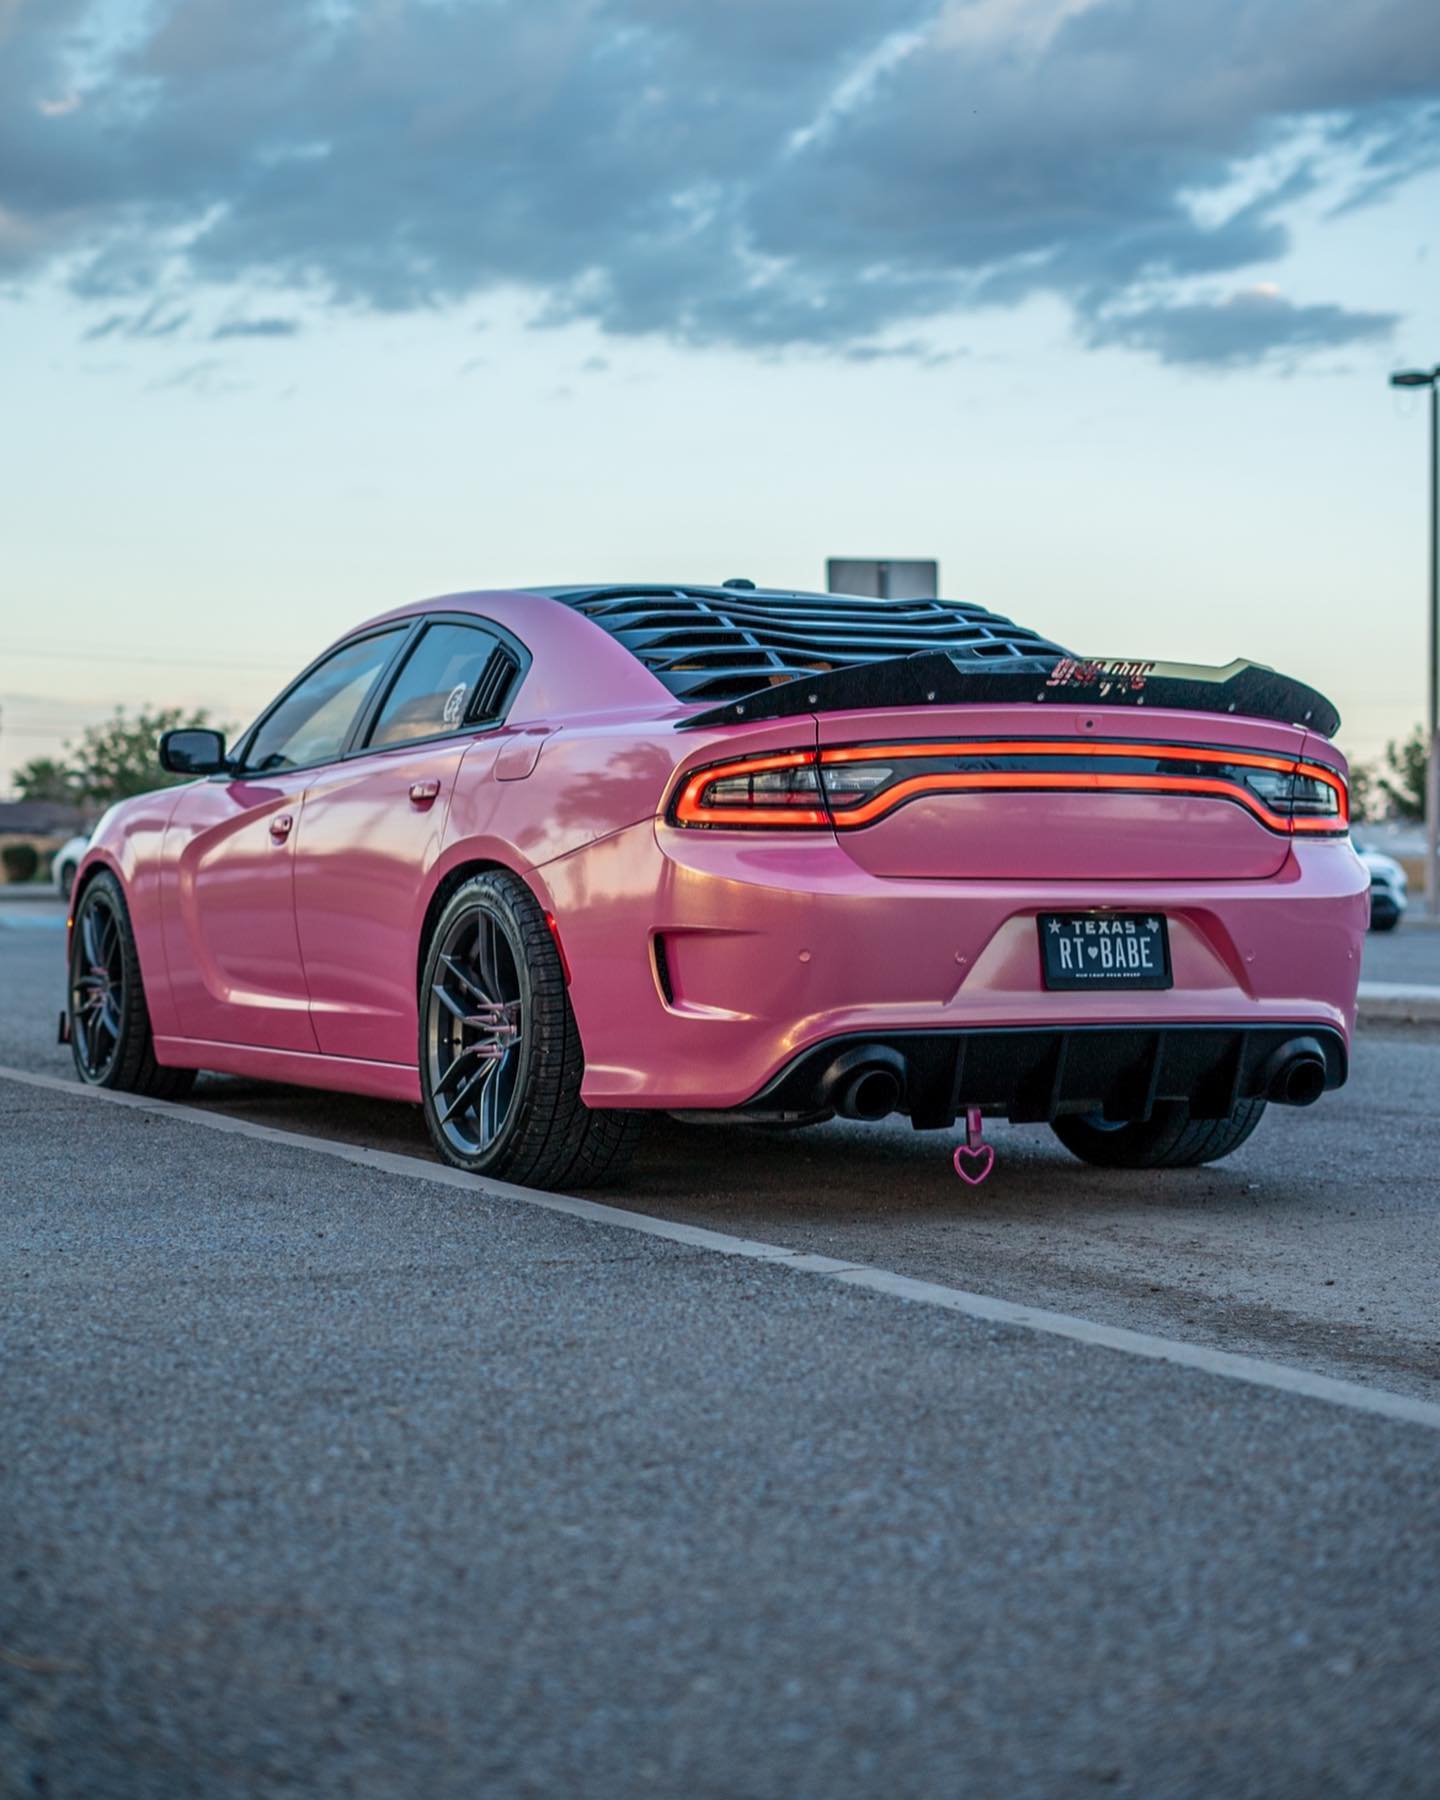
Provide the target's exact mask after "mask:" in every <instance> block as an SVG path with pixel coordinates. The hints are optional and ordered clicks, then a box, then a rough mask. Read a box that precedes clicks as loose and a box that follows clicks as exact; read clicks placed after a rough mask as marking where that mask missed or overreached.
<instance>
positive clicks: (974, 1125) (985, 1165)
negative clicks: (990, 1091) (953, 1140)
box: [955, 1106, 995, 1187]
mask: <svg viewBox="0 0 1440 1800" xmlns="http://www.w3.org/2000/svg"><path fill="white" fill-rule="evenodd" d="M984 1129H985V1127H984V1125H983V1124H982V1123H981V1119H980V1108H979V1107H978V1106H967V1107H966V1108H965V1142H964V1143H963V1144H957V1145H956V1146H955V1173H956V1174H957V1175H958V1176H959V1177H960V1179H961V1180H962V1181H968V1182H969V1184H970V1186H971V1187H979V1185H980V1183H981V1182H982V1181H983V1180H984V1179H985V1177H986V1176H987V1175H988V1174H989V1173H990V1171H991V1170H992V1169H993V1168H994V1167H995V1146H994V1145H993V1144H987V1143H986V1142H985V1139H984V1136H983V1133H984Z"/></svg>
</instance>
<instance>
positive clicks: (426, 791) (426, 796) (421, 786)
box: [410, 781, 440, 806]
mask: <svg viewBox="0 0 1440 1800" xmlns="http://www.w3.org/2000/svg"><path fill="white" fill-rule="evenodd" d="M439 792H440V783H439V782H438V781H412V782H411V783H410V804H411V805H412V806H429V805H430V804H431V803H432V802H433V801H434V799H435V798H436V796H437V795H438V794H439Z"/></svg>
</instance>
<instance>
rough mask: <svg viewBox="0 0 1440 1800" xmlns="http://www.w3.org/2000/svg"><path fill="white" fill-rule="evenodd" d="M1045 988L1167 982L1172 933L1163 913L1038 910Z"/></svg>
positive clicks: (1149, 985)
mask: <svg viewBox="0 0 1440 1800" xmlns="http://www.w3.org/2000/svg"><path fill="white" fill-rule="evenodd" d="M1038 922H1039V926H1040V967H1041V970H1042V971H1043V973H1044V977H1045V986H1046V987H1047V988H1168V987H1171V986H1173V985H1174V983H1173V981H1172V978H1171V975H1170V934H1169V932H1168V931H1167V930H1166V928H1165V915H1164V914H1163V913H1158V912H1154V913H1144V912H1138V913H1114V912H1105V913H1101V912H1093V913H1041V914H1040V918H1039V921H1038Z"/></svg>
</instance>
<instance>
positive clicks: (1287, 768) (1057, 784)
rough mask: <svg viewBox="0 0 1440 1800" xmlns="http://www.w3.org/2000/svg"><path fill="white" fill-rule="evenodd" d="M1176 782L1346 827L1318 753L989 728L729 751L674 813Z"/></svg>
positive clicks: (696, 821) (753, 820)
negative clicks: (976, 733) (924, 737)
mask: <svg viewBox="0 0 1440 1800" xmlns="http://www.w3.org/2000/svg"><path fill="white" fill-rule="evenodd" d="M1077 791H1078V792H1081V793H1130V794H1146V793H1149V794H1154V793H1160V794H1176V795H1189V796H1192V797H1194V798H1198V799H1210V798H1213V799H1221V800H1229V801H1232V802H1233V803H1235V804H1236V805H1239V806H1243V807H1244V808H1245V809H1246V811H1247V812H1249V813H1250V814H1251V815H1252V816H1253V817H1255V818H1257V819H1258V820H1259V821H1260V822H1261V824H1263V825H1265V826H1267V827H1268V828H1269V829H1270V830H1271V831H1279V832H1285V833H1294V832H1303V833H1307V834H1316V833H1318V834H1331V835H1337V836H1338V835H1343V833H1344V832H1346V831H1347V830H1348V829H1349V822H1350V821H1349V802H1348V798H1347V795H1346V790H1345V783H1344V780H1343V778H1342V777H1341V776H1340V775H1339V774H1338V773H1337V772H1336V771H1335V770H1334V769H1330V768H1327V767H1325V765H1324V764H1322V763H1312V762H1302V761H1300V760H1299V759H1297V758H1294V757H1284V756H1267V755H1264V754H1262V753H1261V752H1259V751H1249V750H1227V749H1219V748H1214V749H1212V748H1210V747H1209V746H1206V745H1190V744H1156V743H1135V744H1130V743H1120V742H1115V741H1110V742H1106V743H1096V742H1094V741H1091V742H1088V743H1087V742H1081V741H1079V740H1075V739H1061V740H1048V739H1030V738H1027V739H998V740H993V741H991V740H987V741H985V742H979V741H965V740H961V741H959V742H952V743H925V742H917V743H908V744H855V745H848V746H845V747H842V748H837V749H829V750H821V751H818V752H817V751H814V750H789V751H782V752H778V753H772V754H770V755H766V756H748V757H738V758H736V759H735V760H734V761H731V762H724V763H716V764H714V765H713V766H712V767H710V768H707V769H697V770H695V771H694V772H693V773H692V774H690V775H688V776H686V778H685V780H684V782H683V784H682V786H681V788H680V791H679V794H678V796H677V798H676V799H675V801H674V803H673V805H672V807H671V811H670V816H671V819H672V820H673V822H674V823H675V824H677V825H686V826H702V827H703V826H710V827H723V828H731V829H741V830H770V831H775V830H786V831H795V830H812V831H813V830H816V829H824V828H826V827H833V828H834V829H835V830H837V831H851V830H857V829H859V828H860V827H861V826H865V825H872V824H874V823H875V821H876V820H877V819H882V818H884V817H886V816H887V815H888V814H890V813H892V812H894V811H895V810H896V808H897V807H901V806H904V805H905V804H906V803H907V802H908V801H911V800H918V799H922V798H925V797H928V796H930V795H934V794H946V793H966V792H969V793H977V792H978V793H984V792H991V793H1037V792H1039V793H1074V792H1077Z"/></svg>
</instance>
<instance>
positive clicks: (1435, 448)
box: [1390, 365, 1440, 919]
mask: <svg viewBox="0 0 1440 1800" xmlns="http://www.w3.org/2000/svg"><path fill="white" fill-rule="evenodd" d="M1390 385H1391V387H1397V388H1419V387H1424V388H1429V390H1430V622H1429V623H1430V630H1429V638H1428V644H1429V654H1428V656H1427V658H1426V663H1425V672H1426V675H1427V677H1428V688H1427V718H1426V726H1427V730H1426V739H1425V743H1426V751H1427V756H1426V763H1425V911H1426V913H1427V914H1428V915H1429V917H1430V918H1432V919H1440V365H1437V366H1436V367H1435V368H1433V369H1431V370H1429V371H1428V372H1427V371H1426V370H1424V369H1404V370H1402V371H1401V372H1400V373H1399V374H1397V375H1392V376H1391V377H1390Z"/></svg>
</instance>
